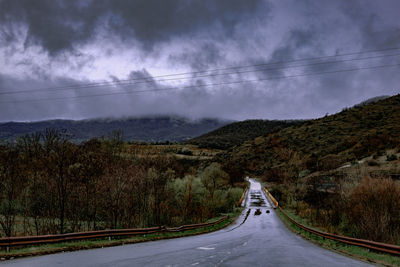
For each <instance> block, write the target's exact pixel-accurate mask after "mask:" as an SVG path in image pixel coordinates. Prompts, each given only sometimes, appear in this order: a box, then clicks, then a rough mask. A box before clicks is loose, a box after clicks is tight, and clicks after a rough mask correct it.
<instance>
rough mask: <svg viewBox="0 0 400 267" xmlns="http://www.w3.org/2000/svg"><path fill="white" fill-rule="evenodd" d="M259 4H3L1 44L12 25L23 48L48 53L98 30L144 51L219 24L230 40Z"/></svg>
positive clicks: (167, 0)
mask: <svg viewBox="0 0 400 267" xmlns="http://www.w3.org/2000/svg"><path fill="white" fill-rule="evenodd" d="M259 2H260V1H259V0H248V1H240V0H220V1H213V0H193V1H185V0H163V1H158V0H135V1H125V0H113V1H111V0H95V1H90V0H87V1H77V0H74V1H61V0H57V1H55V0H40V1H30V0H17V1H15V0H3V1H1V2H0V21H1V23H2V24H3V27H2V28H3V29H2V31H3V33H4V34H5V37H4V38H3V40H4V41H5V42H6V43H10V42H12V41H13V40H15V32H14V31H13V27H14V24H16V23H24V24H26V26H27V36H26V39H25V46H31V45H40V46H42V47H43V48H44V49H45V50H46V51H48V52H49V53H50V54H51V55H55V54H57V53H59V52H61V51H66V50H67V51H71V50H74V49H75V46H76V45H79V44H82V43H85V42H90V41H91V39H92V38H93V37H94V35H95V34H96V31H98V30H99V27H101V30H102V31H105V34H106V35H117V36H118V37H120V38H121V39H122V40H123V41H125V40H130V39H132V38H135V39H136V40H139V41H141V42H142V43H143V47H144V48H152V47H153V45H154V44H155V43H157V42H160V41H167V40H169V39H171V38H173V37H174V36H179V35H185V34H193V33H195V32H197V31H202V30H204V29H205V28H208V27H218V26H220V27H221V28H222V29H223V31H225V32H226V34H225V35H224V38H225V37H227V36H229V35H230V33H231V32H232V31H233V28H234V27H235V25H236V24H237V23H239V22H240V21H241V20H242V19H246V17H248V16H250V14H251V13H253V12H254V11H255V10H256V8H257V6H258V4H259Z"/></svg>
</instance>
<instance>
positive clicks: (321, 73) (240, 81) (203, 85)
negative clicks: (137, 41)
mask: <svg viewBox="0 0 400 267" xmlns="http://www.w3.org/2000/svg"><path fill="white" fill-rule="evenodd" d="M399 66H400V64H391V65H379V66H370V67H361V68H352V69H343V70H334V71H322V72H314V73H302V74H295V75H288V76H277V77H269V78H262V79H253V80H239V81H231V82H221V83H211V84H202V85H191V86H184V87H169V88H162V89H150V90H135V91H129V92H126V91H117V92H110V93H103V94H91V95H80V96H71V97H54V98H41V99H28V100H19V101H2V102H0V103H1V104H9V103H13V104H14V103H26V102H38V101H48V100H65V99H78V98H90V97H101V96H110V95H126V94H134V93H144V92H158V91H171V90H178V89H189V88H198V87H210V86H220V85H230V84H240V83H247V82H262V81H267V80H276V79H287V78H297V77H304V76H315V75H324V74H333V73H342V72H351V71H359V70H372V69H381V68H389V67H399Z"/></svg>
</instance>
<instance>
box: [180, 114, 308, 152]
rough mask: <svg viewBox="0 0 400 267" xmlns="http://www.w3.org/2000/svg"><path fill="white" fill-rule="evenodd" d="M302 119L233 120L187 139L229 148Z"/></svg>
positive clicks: (192, 141)
mask: <svg viewBox="0 0 400 267" xmlns="http://www.w3.org/2000/svg"><path fill="white" fill-rule="evenodd" d="M300 123H302V121H279V120H245V121H240V122H233V123H231V124H228V125H225V126H223V127H221V128H218V129H216V130H214V131H211V132H209V133H206V134H203V135H201V136H199V137H195V138H193V139H190V140H188V141H187V143H189V144H194V145H198V146H199V147H204V148H218V149H229V148H231V147H234V146H238V145H241V144H242V143H244V142H245V141H247V140H251V139H254V138H255V137H257V136H261V135H266V134H269V133H271V132H275V131H279V130H280V129H283V128H286V127H289V126H294V125H298V124H300Z"/></svg>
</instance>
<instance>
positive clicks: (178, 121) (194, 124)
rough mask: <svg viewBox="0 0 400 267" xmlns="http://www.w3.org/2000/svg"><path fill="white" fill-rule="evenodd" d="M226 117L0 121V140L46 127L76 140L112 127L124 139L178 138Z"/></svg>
mask: <svg viewBox="0 0 400 267" xmlns="http://www.w3.org/2000/svg"><path fill="white" fill-rule="evenodd" d="M227 123H229V121H222V120H217V119H202V120H198V121H191V120H189V119H186V118H182V117H167V116H158V117H142V118H124V119H93V120H80V121H73V120H49V121H39V122H7V123H0V140H7V141H10V142H12V141H15V140H16V139H17V138H18V137H20V136H23V135H25V134H33V133H35V132H44V131H45V130H46V128H53V129H57V130H66V131H67V133H68V135H69V139H70V140H72V141H73V142H75V143H79V142H83V141H88V140H90V139H92V138H99V137H102V136H107V135H108V134H110V133H111V132H112V131H116V130H121V131H123V132H124V140H125V141H145V142H177V141H185V140H187V139H189V138H193V137H195V136H199V135H201V134H204V133H206V132H209V131H212V130H214V129H217V128H218V127H221V126H223V125H225V124H227Z"/></svg>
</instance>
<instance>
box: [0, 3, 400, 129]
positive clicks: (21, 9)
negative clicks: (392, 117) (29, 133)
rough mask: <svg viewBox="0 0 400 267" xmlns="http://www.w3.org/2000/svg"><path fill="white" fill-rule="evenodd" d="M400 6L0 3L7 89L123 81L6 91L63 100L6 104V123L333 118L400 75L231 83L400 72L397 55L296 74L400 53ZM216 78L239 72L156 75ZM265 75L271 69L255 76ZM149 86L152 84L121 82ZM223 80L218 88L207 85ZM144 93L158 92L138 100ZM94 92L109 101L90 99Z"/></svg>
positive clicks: (2, 87) (389, 89)
mask: <svg viewBox="0 0 400 267" xmlns="http://www.w3.org/2000/svg"><path fill="white" fill-rule="evenodd" d="M399 9H400V2H399V1H397V0H382V1H379V2H378V1H374V0H365V1H364V0H363V1H357V0H354V1H348V0H337V1H330V0H321V1H306V0H304V1H298V0H295V1H290V0H287V1H267V0H265V1H262V0H260V1H256V0H137V1H128V0H109V1H106V0H93V1H91V0H86V1H67V0H64V1H61V0H37V1H29V0H0V63H3V64H4V65H0V92H1V91H10V90H34V89H35V88H49V87H58V86H64V85H74V84H82V83H92V82H96V81H97V80H99V81H100V82H101V81H111V82H114V83H115V85H113V86H108V87H99V88H87V89H74V90H69V91H51V90H50V91H48V92H40V93H33V92H32V93H31V94H11V95H1V94H0V102H2V101H9V100H17V101H19V100H23V99H29V98H32V99H37V98H65V99H64V100H50V101H33V102H24V103H18V104H17V103H16V104H0V121H6V120H39V119H44V118H79V119H81V118H90V117H110V116H115V117H118V116H131V115H133V116H140V115H151V114H178V115H184V116H189V117H193V118H200V117H222V118H229V119H246V118H265V119H266V118H268V119H287V118H289V119H292V118H315V117H319V116H323V115H325V114H326V113H330V114H332V113H334V112H338V111H340V110H341V109H342V108H344V107H349V106H352V105H354V104H356V103H359V102H361V101H363V100H365V99H367V98H369V97H374V96H377V95H393V94H396V93H399V87H398V84H399V78H398V71H399V68H385V69H379V70H378V69H377V70H368V71H367V70H366V71H353V72H350V71H349V72H343V73H338V74H326V75H311V76H303V77H297V78H281V79H271V80H266V81H263V82H247V83H238V84H224V83H226V82H228V83H229V82H235V81H240V80H256V79H268V78H275V77H284V76H290V75H296V74H304V73H306V74H307V73H311V74H312V73H316V72H321V71H335V70H344V69H352V68H358V67H365V66H374V65H384V64H396V63H399V60H400V57H399V56H397V57H396V56H391V57H385V58H379V59H370V60H363V61H361V60H360V61H353V62H339V63H335V64H326V65H311V66H302V67H298V68H289V67H291V66H293V65H301V64H304V63H307V62H311V61H307V62H296V63H293V62H290V61H292V60H296V59H302V58H314V57H322V56H330V55H334V54H339V55H340V54H343V53H349V52H357V51H365V50H379V49H384V48H388V47H400V21H399V20H398V14H397V13H398V10H399ZM21 44H22V45H21ZM43 52H44V53H43ZM399 52H400V51H393V53H399ZM384 53H385V52H377V53H374V55H382V54H384ZM357 57H361V55H355V56H354V58H357ZM341 58H342V57H339V58H338V59H341ZM344 58H352V57H344ZM331 60H332V59H331V58H326V59H321V60H319V61H318V62H327V61H331ZM334 60H337V59H334ZM282 61H284V62H283V63H280V64H273V65H269V66H265V67H261V68H259V67H250V68H246V70H252V72H244V73H242V72H240V71H239V70H237V69H230V70H229V71H222V70H218V71H217V70H215V69H223V68H229V67H234V66H248V65H258V64H268V63H271V62H282ZM312 62H314V61H312ZM273 68H275V69H273ZM213 69H214V71H212V72H207V73H211V74H221V73H225V72H229V73H230V74H229V75H211V76H204V73H192V74H189V75H185V76H184V77H187V78H190V79H184V80H180V81H179V80H177V81H171V82H163V81H160V79H159V78H157V76H158V75H165V74H171V73H181V72H183V73H187V72H196V71H201V70H213ZM259 69H264V70H261V71H255V70H259ZM265 69H268V70H265ZM271 69H272V70H271ZM173 77H175V76H171V78H173ZM179 77H182V76H179ZM143 78H145V80H146V82H141V83H135V84H129V85H126V84H121V82H122V83H123V81H124V80H126V79H128V80H137V79H143ZM213 83H214V84H217V85H215V86H206V85H208V84H213ZM168 88H172V89H168ZM166 89H168V90H166ZM135 90H136V91H143V90H149V92H145V93H131V91H135ZM113 93H115V94H113ZM120 93H121V94H120ZM85 94H88V95H89V94H100V95H101V94H111V95H109V96H98V97H80V96H83V95H85ZM71 97H73V98H71ZM75 97H78V98H75Z"/></svg>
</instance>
